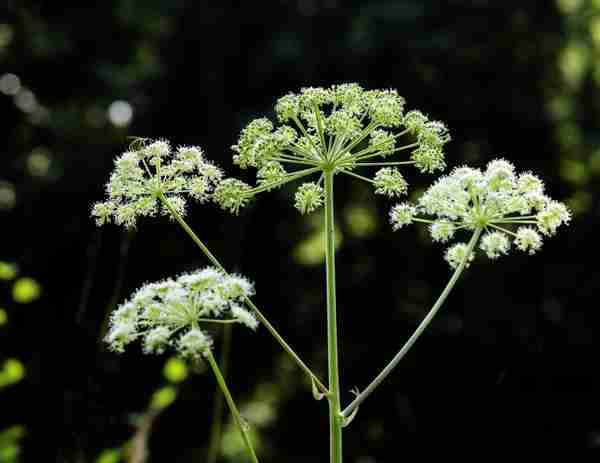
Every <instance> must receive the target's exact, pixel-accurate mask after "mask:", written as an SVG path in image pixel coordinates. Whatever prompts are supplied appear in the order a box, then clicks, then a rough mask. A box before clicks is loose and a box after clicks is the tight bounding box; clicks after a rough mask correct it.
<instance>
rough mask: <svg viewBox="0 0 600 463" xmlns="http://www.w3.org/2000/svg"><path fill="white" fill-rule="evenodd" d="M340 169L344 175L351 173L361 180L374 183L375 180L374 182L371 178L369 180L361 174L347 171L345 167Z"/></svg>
mask: <svg viewBox="0 0 600 463" xmlns="http://www.w3.org/2000/svg"><path fill="white" fill-rule="evenodd" d="M340 171H341V172H342V173H344V174H346V175H351V176H352V177H356V178H358V179H360V180H363V181H365V182H368V183H375V182H374V181H373V180H371V179H370V178H367V177H363V176H362V175H358V174H355V173H354V172H351V171H349V170H346V169H340Z"/></svg>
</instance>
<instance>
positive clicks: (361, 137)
mask: <svg viewBox="0 0 600 463" xmlns="http://www.w3.org/2000/svg"><path fill="white" fill-rule="evenodd" d="M378 126H379V124H378V123H377V122H371V123H370V124H369V125H368V126H366V127H365V128H364V130H363V131H362V133H361V134H360V135H359V136H358V138H356V139H355V140H354V141H353V142H352V143H350V144H349V145H348V146H345V147H344V151H350V150H352V149H353V148H354V147H356V146H357V145H358V144H359V143H360V142H361V141H363V140H364V139H365V138H367V137H368V136H369V134H370V133H371V132H372V131H373V130H375V129H376V128H377V127H378Z"/></svg>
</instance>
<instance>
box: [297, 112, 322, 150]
mask: <svg viewBox="0 0 600 463" xmlns="http://www.w3.org/2000/svg"><path fill="white" fill-rule="evenodd" d="M292 120H293V121H294V122H295V123H296V125H297V126H298V128H299V129H300V131H301V132H302V134H303V135H304V136H305V137H306V139H307V140H308V142H309V143H310V144H311V145H312V147H313V149H314V150H315V153H320V150H319V148H317V146H316V145H315V143H314V142H313V139H312V138H311V137H310V135H309V134H308V132H307V131H306V129H305V128H304V125H303V124H302V122H300V120H299V119H298V118H297V117H293V118H292Z"/></svg>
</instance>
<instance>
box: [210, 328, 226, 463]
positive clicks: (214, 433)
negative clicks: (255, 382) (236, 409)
mask: <svg viewBox="0 0 600 463" xmlns="http://www.w3.org/2000/svg"><path fill="white" fill-rule="evenodd" d="M231 328H232V327H231V326H230V325H228V326H226V327H225V329H224V330H223V342H222V343H221V344H222V350H221V362H220V363H221V373H222V374H223V377H224V378H227V369H228V367H229V352H230V351H231ZM222 424H223V394H221V393H220V388H219V387H218V385H217V390H216V391H215V397H214V400H213V416H212V425H211V427H210V444H209V447H208V455H207V457H206V461H207V463H215V462H216V461H217V458H218V457H219V450H220V449H221V428H222Z"/></svg>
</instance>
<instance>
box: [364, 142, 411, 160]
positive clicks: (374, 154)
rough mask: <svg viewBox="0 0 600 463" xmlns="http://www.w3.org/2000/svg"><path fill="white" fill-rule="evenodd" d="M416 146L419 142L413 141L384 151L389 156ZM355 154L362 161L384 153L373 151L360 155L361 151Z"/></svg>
mask: <svg viewBox="0 0 600 463" xmlns="http://www.w3.org/2000/svg"><path fill="white" fill-rule="evenodd" d="M416 146H419V144H418V143H411V144H410V145H406V146H401V147H400V148H394V149H393V150H390V151H386V152H385V153H384V155H385V156H389V155H390V154H392V153H396V152H398V151H403V150H408V149H411V148H414V147H416ZM353 155H354V156H357V157H355V158H354V159H355V160H356V161H361V160H363V159H369V158H373V157H375V156H381V155H382V154H381V152H377V153H372V154H368V153H367V154H364V155H360V154H359V153H356V154H353Z"/></svg>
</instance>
